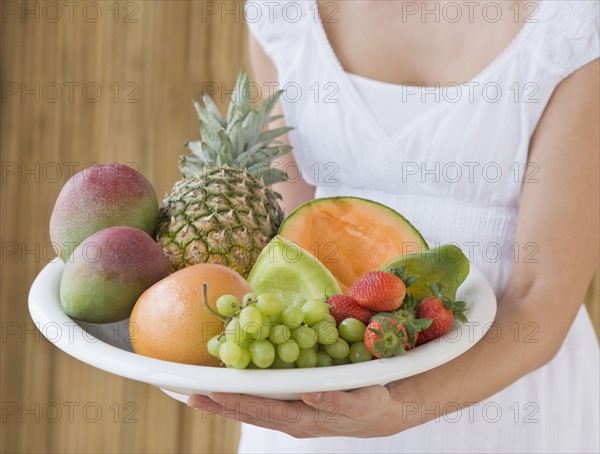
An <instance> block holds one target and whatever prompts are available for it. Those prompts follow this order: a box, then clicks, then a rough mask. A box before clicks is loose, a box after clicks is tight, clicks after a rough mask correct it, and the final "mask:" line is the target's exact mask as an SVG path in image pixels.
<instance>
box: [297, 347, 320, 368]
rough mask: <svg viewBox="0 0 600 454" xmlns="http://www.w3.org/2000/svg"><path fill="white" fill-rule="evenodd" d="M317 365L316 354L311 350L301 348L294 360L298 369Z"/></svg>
mask: <svg viewBox="0 0 600 454" xmlns="http://www.w3.org/2000/svg"><path fill="white" fill-rule="evenodd" d="M316 365H317V352H316V351H315V350H314V349H313V348H302V349H300V354H299V355H298V359H297V360H296V366H298V367H302V368H305V367H315V366H316Z"/></svg>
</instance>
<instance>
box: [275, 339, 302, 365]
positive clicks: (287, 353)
mask: <svg viewBox="0 0 600 454" xmlns="http://www.w3.org/2000/svg"><path fill="white" fill-rule="evenodd" d="M299 355H300V347H298V344H297V343H296V342H294V341H292V340H291V341H287V342H284V343H283V344H279V345H278V346H277V356H279V357H280V358H281V359H282V360H283V361H285V362H287V363H293V362H294V361H296V360H297V359H298V356H299Z"/></svg>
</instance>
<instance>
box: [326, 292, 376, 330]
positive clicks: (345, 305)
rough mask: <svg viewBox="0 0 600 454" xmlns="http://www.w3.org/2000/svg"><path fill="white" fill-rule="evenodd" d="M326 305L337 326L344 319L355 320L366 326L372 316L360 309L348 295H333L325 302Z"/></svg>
mask: <svg viewBox="0 0 600 454" xmlns="http://www.w3.org/2000/svg"><path fill="white" fill-rule="evenodd" d="M327 303H328V304H329V305H330V306H331V307H330V309H329V313H330V314H331V315H332V316H333V318H335V321H336V322H337V324H338V325H339V324H340V323H341V322H342V320H344V319H346V318H356V319H358V320H360V321H361V322H363V323H364V324H365V325H368V324H369V321H370V320H371V316H372V315H373V314H372V313H371V311H369V310H367V309H365V308H363V307H360V306H359V305H358V303H357V302H356V301H355V300H354V298H352V297H350V296H348V295H333V296H331V297H330V298H329V299H328V300H327Z"/></svg>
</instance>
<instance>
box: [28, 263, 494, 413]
mask: <svg viewBox="0 0 600 454" xmlns="http://www.w3.org/2000/svg"><path fill="white" fill-rule="evenodd" d="M63 268H64V264H63V263H62V262H60V260H58V259H56V260H55V261H53V262H51V263H49V264H48V265H47V266H46V267H45V268H44V269H43V270H42V271H41V272H40V274H39V275H38V276H37V278H36V279H35V281H34V283H33V285H32V286H31V290H30V292H29V312H30V313H31V318H32V319H33V321H34V322H35V323H36V325H37V327H38V329H39V330H40V331H41V332H42V334H43V335H44V336H45V337H46V338H48V340H49V341H50V342H52V343H53V344H55V345H56V346H57V347H58V348H60V349H61V350H63V351H64V352H66V353H67V354H69V355H71V356H73V357H75V358H77V359H79V360H81V361H83V362H85V363H87V364H90V365H92V366H94V367H97V368H99V369H102V370H105V371H108V372H111V373H113V374H116V375H120V376H122V377H127V378H131V379H133V380H138V381H141V382H144V383H149V384H151V385H154V386H158V387H159V388H161V389H162V390H163V391H165V392H166V393H167V394H169V395H170V396H171V397H173V398H175V399H178V400H180V401H182V402H185V401H186V400H187V397H188V396H190V395H192V394H205V395H206V394H208V393H210V392H213V391H220V392H236V393H244V394H251V395H255V396H261V397H269V398H273V399H283V400H296V399H299V397H300V394H301V393H302V392H317V391H331V390H349V389H355V388H361V387H364V386H370V385H375V384H386V383H389V382H391V381H394V380H399V379H401V378H406V377H409V376H411V375H416V374H419V373H421V372H425V371H426V370H429V369H433V368H434V367H437V366H439V365H441V364H444V363H446V362H448V361H450V360H452V359H454V358H456V357H457V356H459V355H461V354H462V353H464V352H466V351H467V350H468V349H469V348H471V347H472V346H473V345H475V343H476V342H477V341H478V340H480V339H481V338H482V337H483V335H484V334H485V332H486V331H487V329H488V328H489V327H490V325H491V322H492V321H493V320H494V317H495V315H496V297H495V295H494V292H493V291H492V288H491V287H490V285H489V283H488V282H487V280H486V279H485V277H484V276H483V274H481V272H480V271H479V270H477V269H476V268H473V267H471V272H470V274H469V276H468V277H467V280H466V281H465V282H464V283H463V285H462V286H461V287H460V288H459V290H458V295H457V298H458V299H461V300H464V301H466V302H467V306H469V307H470V309H469V310H468V311H467V313H466V315H467V318H468V319H469V324H468V325H462V324H458V325H456V326H454V327H453V328H452V329H451V330H450V331H449V332H448V333H447V334H446V335H445V336H444V337H442V338H439V339H436V340H434V341H431V342H428V343H427V344H424V345H421V346H419V347H417V348H415V349H414V350H411V351H409V352H408V354H407V355H406V356H396V357H394V358H386V359H384V360H381V361H377V360H373V361H368V362H365V363H360V364H347V365H343V366H333V367H323V368H311V369H286V370H255V369H252V370H234V369H227V368H218V367H204V366H191V365H187V364H178V363H173V362H169V361H161V360H158V359H153V358H148V357H145V356H141V355H136V354H135V353H133V349H132V348H131V343H130V341H129V334H128V321H127V320H124V321H122V322H119V323H111V324H104V325H95V324H88V323H81V322H75V321H73V320H72V319H71V318H69V317H68V316H67V315H66V314H65V313H64V312H63V311H62V309H61V306H60V300H59V285H60V279H61V276H62V272H63Z"/></svg>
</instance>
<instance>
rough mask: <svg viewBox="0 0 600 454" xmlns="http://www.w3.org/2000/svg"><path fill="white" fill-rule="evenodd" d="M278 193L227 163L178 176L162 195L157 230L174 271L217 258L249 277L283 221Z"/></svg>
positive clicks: (222, 263) (211, 261)
mask: <svg viewBox="0 0 600 454" xmlns="http://www.w3.org/2000/svg"><path fill="white" fill-rule="evenodd" d="M279 199H280V196H279V194H278V193H276V192H275V191H273V190H271V189H269V188H268V187H266V186H265V185H264V184H263V181H262V180H258V179H256V178H254V177H253V176H251V175H250V174H248V173H247V172H246V171H245V170H240V169H236V168H233V167H230V166H227V165H225V166H223V167H218V168H205V169H203V170H202V171H200V172H197V173H195V174H193V175H191V176H189V177H187V178H184V179H182V180H179V181H178V182H177V183H175V186H174V187H173V189H172V190H171V193H170V194H168V195H167V196H166V197H165V199H164V200H163V203H162V206H161V208H160V214H159V220H158V224H157V227H156V233H155V237H156V240H157V241H158V243H159V244H160V246H161V247H162V249H163V251H164V253H165V255H166V256H167V259H168V260H169V265H170V268H171V271H176V270H179V269H182V268H185V267H187V266H190V265H195V264H198V263H216V264H220V265H224V266H228V267H229V268H232V269H234V270H235V271H237V272H238V273H240V274H241V275H242V276H243V277H244V278H246V277H248V274H249V273H250V270H251V269H252V266H253V265H254V262H255V261H256V259H257V258H258V256H259V254H260V252H261V251H262V249H263V248H264V247H265V246H266V245H267V244H268V243H269V241H270V240H271V239H272V238H273V237H274V236H275V235H276V234H277V232H278V230H279V226H280V225H281V223H282V222H283V218H284V213H283V210H282V209H281V207H280V205H279Z"/></svg>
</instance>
